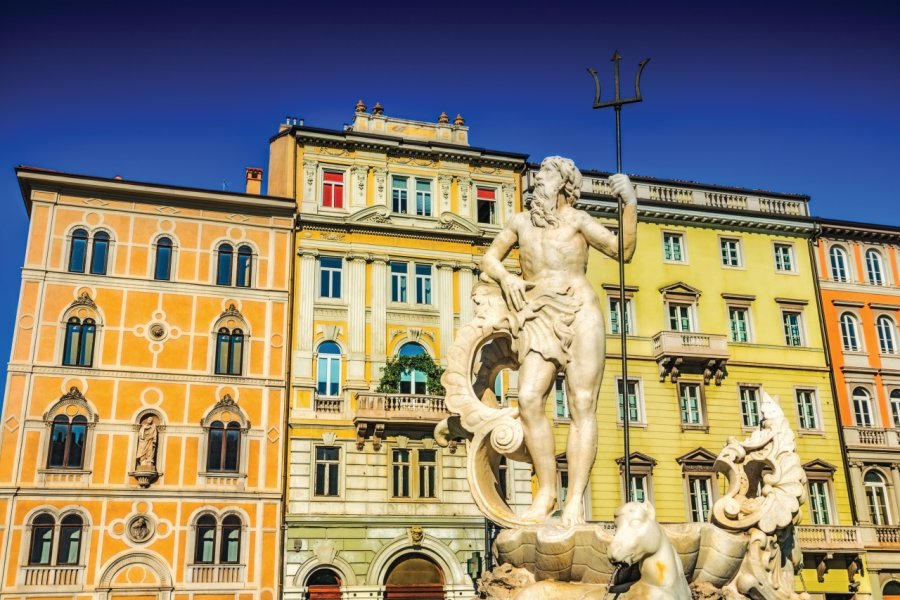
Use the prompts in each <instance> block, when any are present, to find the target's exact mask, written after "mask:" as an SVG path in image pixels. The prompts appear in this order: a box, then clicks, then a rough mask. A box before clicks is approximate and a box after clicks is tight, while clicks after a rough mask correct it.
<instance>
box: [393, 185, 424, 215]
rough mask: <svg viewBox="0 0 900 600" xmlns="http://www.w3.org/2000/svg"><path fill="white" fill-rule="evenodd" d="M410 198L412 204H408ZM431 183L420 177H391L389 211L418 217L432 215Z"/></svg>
mask: <svg viewBox="0 0 900 600" xmlns="http://www.w3.org/2000/svg"><path fill="white" fill-rule="evenodd" d="M410 197H412V198H413V202H410V201H409V199H410ZM432 197H433V194H432V181H431V179H426V178H422V177H407V176H404V175H392V176H391V210H392V211H393V212H395V213H400V214H411V215H417V216H420V217H430V216H431V215H432Z"/></svg>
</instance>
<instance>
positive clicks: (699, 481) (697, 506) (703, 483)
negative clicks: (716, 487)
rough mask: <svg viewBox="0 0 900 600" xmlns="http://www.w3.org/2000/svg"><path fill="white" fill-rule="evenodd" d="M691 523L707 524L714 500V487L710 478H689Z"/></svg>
mask: <svg viewBox="0 0 900 600" xmlns="http://www.w3.org/2000/svg"><path fill="white" fill-rule="evenodd" d="M687 482H688V494H689V496H690V509H691V521H693V522H694V523H705V522H706V520H707V517H708V515H709V507H710V504H711V500H712V486H711V482H710V478H709V477H688V479H687Z"/></svg>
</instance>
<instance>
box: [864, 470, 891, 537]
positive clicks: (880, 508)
mask: <svg viewBox="0 0 900 600" xmlns="http://www.w3.org/2000/svg"><path fill="white" fill-rule="evenodd" d="M865 488H866V503H867V504H868V505H869V517H870V518H871V519H872V523H873V524H875V525H882V526H884V525H890V524H891V513H890V512H889V509H888V502H887V486H886V485H885V483H884V477H882V475H881V473H879V472H878V471H875V470H874V469H873V470H869V472H867V473H866V477H865Z"/></svg>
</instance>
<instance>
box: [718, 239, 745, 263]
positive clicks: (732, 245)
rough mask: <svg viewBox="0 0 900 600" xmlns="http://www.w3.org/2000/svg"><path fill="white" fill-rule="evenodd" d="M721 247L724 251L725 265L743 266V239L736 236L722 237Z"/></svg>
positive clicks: (723, 261) (723, 260)
mask: <svg viewBox="0 0 900 600" xmlns="http://www.w3.org/2000/svg"><path fill="white" fill-rule="evenodd" d="M719 247H720V249H721V253H722V266H723V267H740V266H741V240H738V239H734V238H721V239H720V240H719Z"/></svg>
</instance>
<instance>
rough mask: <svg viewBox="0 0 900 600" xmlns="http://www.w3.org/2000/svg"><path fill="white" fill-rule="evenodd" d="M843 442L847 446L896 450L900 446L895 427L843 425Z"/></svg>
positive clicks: (899, 435)
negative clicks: (880, 427) (879, 427)
mask: <svg viewBox="0 0 900 600" xmlns="http://www.w3.org/2000/svg"><path fill="white" fill-rule="evenodd" d="M844 442H845V443H846V444H847V446H848V447H855V448H867V449H882V450H896V449H897V448H900V433H898V431H897V430H896V429H878V428H876V427H844Z"/></svg>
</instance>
